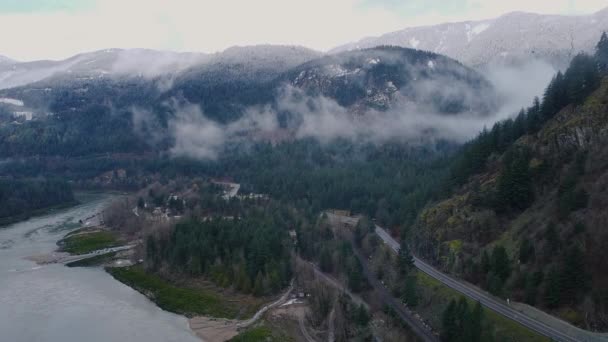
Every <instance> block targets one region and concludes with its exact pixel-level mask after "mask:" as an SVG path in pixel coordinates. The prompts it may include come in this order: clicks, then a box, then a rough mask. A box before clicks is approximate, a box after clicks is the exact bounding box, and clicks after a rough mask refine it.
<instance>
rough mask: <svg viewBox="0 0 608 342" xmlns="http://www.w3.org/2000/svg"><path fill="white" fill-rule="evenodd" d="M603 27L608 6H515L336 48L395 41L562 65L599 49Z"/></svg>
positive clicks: (475, 60)
mask: <svg viewBox="0 0 608 342" xmlns="http://www.w3.org/2000/svg"><path fill="white" fill-rule="evenodd" d="M603 31H608V8H606V9H604V10H602V11H599V12H597V13H595V14H592V15H585V16H561V15H540V14H532V13H523V12H513V13H509V14H505V15H503V16H501V17H498V18H495V19H490V20H482V21H467V22H460V23H446V24H440V25H434V26H423V27H412V28H407V29H404V30H401V31H397V32H392V33H387V34H385V35H382V36H380V37H370V38H365V39H362V40H360V41H358V42H355V43H350V44H346V45H343V46H340V47H337V48H335V49H333V50H332V51H331V52H332V53H337V52H341V51H348V50H356V49H363V48H369V47H374V46H380V45H395V46H402V47H410V48H414V49H420V50H427V51H432V52H435V53H440V54H443V55H446V56H448V57H452V58H454V59H457V60H459V61H461V62H463V63H465V64H467V65H469V66H472V67H484V66H486V65H489V64H492V63H500V64H505V63H506V64H516V63H518V62H522V61H527V60H530V59H541V60H545V61H548V62H549V63H551V64H552V65H553V66H555V67H558V68H562V67H564V66H565V65H566V64H567V63H568V62H569V61H570V59H571V58H572V57H573V56H574V55H575V54H576V53H578V52H580V51H586V52H591V51H593V48H594V47H595V44H596V43H597V42H598V41H599V38H600V36H601V33H602V32H603Z"/></svg>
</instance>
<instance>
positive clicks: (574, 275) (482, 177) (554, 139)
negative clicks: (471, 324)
mask: <svg viewBox="0 0 608 342" xmlns="http://www.w3.org/2000/svg"><path fill="white" fill-rule="evenodd" d="M607 56H608V38H607V37H606V35H605V34H604V35H603V36H602V40H601V41H600V43H599V44H598V47H597V52H596V54H595V55H594V56H588V55H585V54H580V55H578V56H577V57H575V58H574V60H573V61H572V63H571V65H570V67H569V68H568V70H567V71H566V72H565V73H564V74H561V73H559V74H557V75H556V76H555V78H554V79H553V81H552V82H551V84H550V85H549V86H548V88H547V90H546V92H545V94H544V97H543V99H542V101H535V103H534V104H533V105H532V106H531V107H530V108H528V109H527V110H525V111H522V113H520V115H519V116H518V117H517V118H515V119H513V120H507V121H503V122H500V123H498V124H496V125H495V126H494V127H493V128H492V129H491V130H489V131H484V132H482V133H481V134H480V135H479V136H478V137H477V138H476V139H475V140H473V141H472V142H471V143H469V144H468V145H466V146H465V148H464V150H463V152H461V153H459V156H458V157H457V158H456V162H455V163H454V164H453V167H452V172H451V175H452V178H451V184H452V186H453V189H454V190H453V195H451V196H450V197H448V198H447V199H445V200H443V201H440V202H439V203H436V204H434V205H431V206H429V207H428V208H426V209H425V210H424V211H423V212H422V213H421V214H420V216H419V219H418V221H417V223H416V225H415V226H414V228H413V232H414V234H412V235H413V238H412V240H411V243H412V244H413V245H414V247H415V250H416V251H417V252H418V253H419V254H420V255H421V256H424V257H425V258H427V259H429V260H432V261H434V262H435V263H436V264H438V265H440V266H441V267H443V268H444V269H446V270H448V271H450V272H452V273H454V274H457V275H460V276H462V277H464V278H465V279H467V280H469V281H471V282H473V283H476V284H479V285H481V286H482V287H484V288H485V289H487V290H489V291H490V292H492V293H494V294H496V295H499V296H503V297H505V298H511V299H514V300H517V301H522V302H526V303H528V304H531V305H536V306H539V307H541V308H544V309H546V310H549V311H551V312H553V313H555V314H557V315H558V316H561V317H562V318H564V319H566V320H569V321H571V322H573V323H575V324H577V325H579V326H581V327H584V328H588V329H598V330H605V329H606V328H608V319H607V317H608V293H607V292H606V288H607V285H608V278H607V277H606V274H607V271H608V269H606V263H603V262H601V260H602V258H603V253H604V251H603V249H604V248H605V246H606V245H607V244H608V233H607V232H606V231H605V226H606V222H607V221H606V211H605V207H606V201H607V200H608V196H607V194H606V189H607V186H606V184H607V183H606V179H607V178H606V177H608V164H606V160H608V159H607V156H608V150H607V149H606V146H607V145H606V143H607V142H608V136H607V135H606V132H607V129H608V78H607V77H606V76H607V69H606V62H607V61H608V58H607Z"/></svg>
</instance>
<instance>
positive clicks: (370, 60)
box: [367, 58, 380, 65]
mask: <svg viewBox="0 0 608 342" xmlns="http://www.w3.org/2000/svg"><path fill="white" fill-rule="evenodd" d="M367 63H368V64H371V65H375V64H378V63H380V58H370V59H368V60H367Z"/></svg>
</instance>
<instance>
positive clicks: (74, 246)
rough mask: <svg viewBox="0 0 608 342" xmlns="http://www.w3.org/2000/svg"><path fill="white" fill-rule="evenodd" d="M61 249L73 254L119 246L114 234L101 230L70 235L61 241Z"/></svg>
mask: <svg viewBox="0 0 608 342" xmlns="http://www.w3.org/2000/svg"><path fill="white" fill-rule="evenodd" d="M59 245H60V246H61V250H62V251H64V252H68V253H71V254H87V253H91V252H93V251H96V250H99V249H104V248H109V247H116V246H119V245H120V243H119V241H118V240H117V239H116V237H115V236H114V234H112V233H110V232H107V231H99V232H93V233H87V234H79V235H70V236H67V237H66V238H64V239H63V240H61V241H59Z"/></svg>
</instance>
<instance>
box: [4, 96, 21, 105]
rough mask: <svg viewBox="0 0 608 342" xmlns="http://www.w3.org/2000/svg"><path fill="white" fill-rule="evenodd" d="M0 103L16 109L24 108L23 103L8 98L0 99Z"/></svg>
mask: <svg viewBox="0 0 608 342" xmlns="http://www.w3.org/2000/svg"><path fill="white" fill-rule="evenodd" d="M0 103H5V104H9V105H13V106H17V107H23V106H24V103H23V101H21V100H17V99H11V98H9V97H0Z"/></svg>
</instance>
